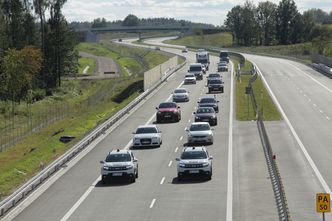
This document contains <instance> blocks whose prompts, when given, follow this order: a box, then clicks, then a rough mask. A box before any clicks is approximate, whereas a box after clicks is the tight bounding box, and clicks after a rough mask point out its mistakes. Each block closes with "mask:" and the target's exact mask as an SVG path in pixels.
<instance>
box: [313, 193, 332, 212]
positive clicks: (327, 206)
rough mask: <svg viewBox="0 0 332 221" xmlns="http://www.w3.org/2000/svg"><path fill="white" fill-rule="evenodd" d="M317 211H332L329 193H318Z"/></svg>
mask: <svg viewBox="0 0 332 221" xmlns="http://www.w3.org/2000/svg"><path fill="white" fill-rule="evenodd" d="M316 211H317V213H329V212H331V198H330V194H329V193H317V194H316Z"/></svg>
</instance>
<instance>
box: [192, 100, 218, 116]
mask: <svg viewBox="0 0 332 221" xmlns="http://www.w3.org/2000/svg"><path fill="white" fill-rule="evenodd" d="M197 103H198V107H199V108H200V107H213V109H214V111H215V112H216V113H218V112H219V106H218V103H219V101H217V100H216V98H215V97H203V98H201V99H200V100H199V101H198V102H197Z"/></svg>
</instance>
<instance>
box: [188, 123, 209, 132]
mask: <svg viewBox="0 0 332 221" xmlns="http://www.w3.org/2000/svg"><path fill="white" fill-rule="evenodd" d="M189 130H190V131H203V130H210V126H209V124H193V125H191V126H190V129H189Z"/></svg>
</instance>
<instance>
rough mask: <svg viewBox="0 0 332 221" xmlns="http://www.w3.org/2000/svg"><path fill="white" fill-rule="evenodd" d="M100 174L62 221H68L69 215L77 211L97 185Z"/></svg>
mask: <svg viewBox="0 0 332 221" xmlns="http://www.w3.org/2000/svg"><path fill="white" fill-rule="evenodd" d="M99 180H100V176H99V177H98V178H97V179H96V180H95V181H94V182H93V183H92V185H91V186H90V187H89V188H88V189H87V190H86V191H85V193H84V194H83V195H82V196H81V197H80V198H79V200H77V202H76V203H75V204H74V205H73V206H72V207H71V208H70V210H69V211H68V212H67V213H66V214H65V215H64V216H63V217H62V219H61V220H60V221H67V220H68V219H69V217H70V216H71V215H72V214H73V213H74V212H75V211H76V209H77V208H78V207H79V206H80V205H81V203H82V202H83V201H84V200H85V199H86V198H87V197H88V196H89V194H90V193H91V191H92V190H93V188H94V187H95V185H96V184H97V183H98V182H99Z"/></svg>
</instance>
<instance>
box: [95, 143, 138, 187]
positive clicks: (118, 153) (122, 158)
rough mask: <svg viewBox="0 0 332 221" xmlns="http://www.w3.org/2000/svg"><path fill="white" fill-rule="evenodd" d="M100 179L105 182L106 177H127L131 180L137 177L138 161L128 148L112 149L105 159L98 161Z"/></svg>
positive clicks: (133, 180)
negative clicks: (99, 164)
mask: <svg viewBox="0 0 332 221" xmlns="http://www.w3.org/2000/svg"><path fill="white" fill-rule="evenodd" d="M100 163H101V164H102V167H101V181H102V183H106V181H107V179H108V178H114V177H129V178H130V180H131V182H133V183H134V182H135V181H136V178H138V163H137V159H136V158H135V157H134V154H133V153H132V152H131V151H130V150H119V149H117V150H112V151H111V152H109V153H108V155H107V157H106V159H105V161H100Z"/></svg>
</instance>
